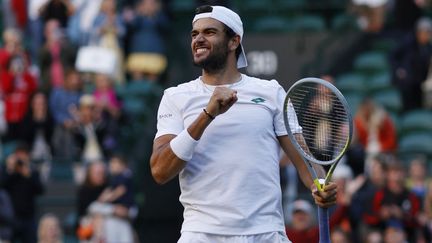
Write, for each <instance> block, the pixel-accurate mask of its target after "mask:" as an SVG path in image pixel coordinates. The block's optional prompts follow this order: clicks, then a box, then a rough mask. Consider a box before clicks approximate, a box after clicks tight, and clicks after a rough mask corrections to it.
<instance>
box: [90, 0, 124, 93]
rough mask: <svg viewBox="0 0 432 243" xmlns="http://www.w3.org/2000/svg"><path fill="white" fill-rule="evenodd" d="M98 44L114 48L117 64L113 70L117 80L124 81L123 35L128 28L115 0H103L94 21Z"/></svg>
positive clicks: (120, 82)
mask: <svg viewBox="0 0 432 243" xmlns="http://www.w3.org/2000/svg"><path fill="white" fill-rule="evenodd" d="M93 30H94V34H93V35H94V37H95V41H96V44H97V45H99V46H102V47H105V48H108V49H110V50H112V51H113V52H114V53H115V56H116V60H117V65H116V67H115V71H113V77H114V79H115V81H116V82H118V83H119V84H122V83H123V82H124V70H123V62H124V61H123V59H124V58H123V49H122V47H123V37H124V35H125V34H126V29H125V26H124V24H123V21H122V19H121V18H120V17H119V16H118V14H117V10H116V1H115V0H103V1H102V5H101V8H100V12H99V14H98V15H97V16H96V18H95V20H94V22H93Z"/></svg>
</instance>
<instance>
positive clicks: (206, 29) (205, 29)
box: [191, 27, 223, 34]
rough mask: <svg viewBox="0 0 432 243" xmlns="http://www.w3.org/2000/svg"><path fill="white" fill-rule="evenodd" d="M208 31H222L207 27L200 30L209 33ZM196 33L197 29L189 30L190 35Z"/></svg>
mask: <svg viewBox="0 0 432 243" xmlns="http://www.w3.org/2000/svg"><path fill="white" fill-rule="evenodd" d="M209 30H213V31H221V32H222V31H223V30H220V29H218V28H216V27H207V28H204V29H202V31H209ZM196 32H199V30H198V29H192V30H191V34H193V33H196Z"/></svg>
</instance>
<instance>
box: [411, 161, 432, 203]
mask: <svg viewBox="0 0 432 243" xmlns="http://www.w3.org/2000/svg"><path fill="white" fill-rule="evenodd" d="M425 159H426V158H423V157H416V158H414V159H412V160H410V162H409V168H408V169H409V171H408V177H407V178H406V183H407V188H408V190H410V191H411V192H413V193H414V194H416V195H417V197H418V198H419V199H420V200H421V201H422V202H423V201H424V199H425V196H426V192H427V184H428V182H429V181H430V178H429V177H428V175H427V172H428V168H427V164H426V160H425Z"/></svg>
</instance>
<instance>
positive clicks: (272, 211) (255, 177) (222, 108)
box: [150, 6, 336, 243]
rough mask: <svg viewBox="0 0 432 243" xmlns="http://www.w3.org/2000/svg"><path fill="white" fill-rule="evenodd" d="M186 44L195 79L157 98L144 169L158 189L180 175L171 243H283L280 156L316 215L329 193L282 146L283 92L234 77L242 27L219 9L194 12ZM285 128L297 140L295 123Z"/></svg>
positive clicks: (331, 188)
mask: <svg viewBox="0 0 432 243" xmlns="http://www.w3.org/2000/svg"><path fill="white" fill-rule="evenodd" d="M191 38H192V40H191V49H192V56H193V62H194V64H195V65H196V66H198V67H201V68H202V75H201V76H200V77H198V78H197V79H195V80H192V81H190V82H187V83H183V84H180V85H178V86H177V87H172V88H168V89H167V90H165V92H164V95H163V97H162V100H161V103H160V106H159V111H158V122H157V133H156V136H155V140H154V145H153V153H152V157H151V162H150V163H151V171H152V174H153V177H154V179H155V180H156V181H157V182H158V183H160V184H163V183H166V182H168V181H169V180H171V179H173V178H174V177H175V176H177V175H179V180H180V188H181V196H180V202H181V203H182V204H183V206H184V222H183V225H182V229H181V237H180V239H179V241H178V242H180V243H209V242H212V243H213V242H229V243H236V242H239V243H240V242H257V243H267V242H269V243H275V242H290V241H289V240H288V238H287V236H286V234H285V226H284V220H283V215H282V203H281V188H280V181H279V155H280V153H279V151H280V147H282V148H283V149H284V151H285V152H286V153H287V154H288V155H289V156H290V158H291V160H292V161H293V163H294V164H295V166H296V168H297V170H298V173H299V175H300V177H301V179H302V181H303V183H304V184H305V185H306V186H307V187H308V188H311V191H312V195H313V198H314V200H315V202H316V204H317V205H319V206H323V207H329V206H331V205H333V204H334V203H335V201H336V185H335V184H334V183H330V184H329V185H328V186H326V187H325V188H326V190H325V191H324V192H319V191H318V190H317V189H316V187H315V186H314V185H313V182H312V179H311V176H310V174H309V172H308V170H307V168H306V166H305V164H304V162H303V161H302V160H301V156H300V155H299V154H298V153H297V152H295V151H296V150H295V149H294V147H293V146H292V144H291V142H290V140H289V138H288V136H287V131H286V128H285V125H284V120H283V114H282V112H283V111H282V110H283V103H284V98H285V95H286V92H285V91H284V89H283V88H282V87H281V86H280V85H279V84H278V82H277V81H275V80H270V81H269V80H261V79H258V78H253V77H249V76H247V75H245V74H242V73H240V72H239V68H243V67H246V66H247V61H246V56H245V52H244V49H243V47H242V45H241V42H242V38H243V24H242V21H241V19H240V17H239V16H238V15H237V14H236V13H235V12H233V11H232V10H230V9H228V8H225V7H221V6H201V7H199V8H197V10H196V15H195V17H194V19H193V21H192V31H191ZM291 122H292V123H293V126H292V127H294V129H295V132H296V133H298V134H301V127H300V126H299V125H298V124H297V120H293V121H291Z"/></svg>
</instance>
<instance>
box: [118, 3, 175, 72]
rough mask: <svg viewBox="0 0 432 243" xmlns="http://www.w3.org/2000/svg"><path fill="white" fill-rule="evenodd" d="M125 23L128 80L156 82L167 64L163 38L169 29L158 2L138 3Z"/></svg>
mask: <svg viewBox="0 0 432 243" xmlns="http://www.w3.org/2000/svg"><path fill="white" fill-rule="evenodd" d="M126 22H127V23H128V24H129V30H130V33H131V40H130V42H129V43H128V47H127V48H128V49H129V52H130V55H129V57H128V60H127V67H128V71H129V72H130V74H131V77H132V80H150V81H158V79H159V75H160V74H161V73H162V72H164V71H165V68H166V65H167V60H166V56H165V54H166V47H165V36H166V33H167V32H166V31H167V30H168V27H169V20H168V18H167V16H166V15H165V13H164V12H163V10H162V6H161V1H160V0H140V1H138V3H137V7H136V13H135V16H134V15H131V16H129V17H128V18H126Z"/></svg>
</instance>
